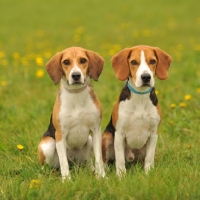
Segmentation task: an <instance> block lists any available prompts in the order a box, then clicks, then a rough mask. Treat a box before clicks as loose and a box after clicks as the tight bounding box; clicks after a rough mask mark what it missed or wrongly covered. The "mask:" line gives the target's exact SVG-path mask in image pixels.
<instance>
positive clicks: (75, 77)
mask: <svg viewBox="0 0 200 200" xmlns="http://www.w3.org/2000/svg"><path fill="white" fill-rule="evenodd" d="M72 78H73V79H74V80H75V81H78V80H79V79H80V78H81V74H80V73H79V72H74V73H73V74H72Z"/></svg>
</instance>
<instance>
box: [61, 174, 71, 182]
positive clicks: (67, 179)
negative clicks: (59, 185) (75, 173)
mask: <svg viewBox="0 0 200 200" xmlns="http://www.w3.org/2000/svg"><path fill="white" fill-rule="evenodd" d="M70 180H71V176H70V175H67V176H62V182H63V183H64V182H65V181H70Z"/></svg>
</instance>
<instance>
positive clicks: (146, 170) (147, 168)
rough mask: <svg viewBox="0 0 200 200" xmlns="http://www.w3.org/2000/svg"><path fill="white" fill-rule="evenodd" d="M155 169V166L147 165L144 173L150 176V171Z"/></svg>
mask: <svg viewBox="0 0 200 200" xmlns="http://www.w3.org/2000/svg"><path fill="white" fill-rule="evenodd" d="M152 168H154V165H153V164H152V165H145V167H144V171H145V174H148V173H149V171H150V169H152Z"/></svg>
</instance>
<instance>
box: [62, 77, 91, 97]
mask: <svg viewBox="0 0 200 200" xmlns="http://www.w3.org/2000/svg"><path fill="white" fill-rule="evenodd" d="M61 82H62V85H63V87H64V89H65V90H66V91H67V92H69V93H72V94H76V93H80V92H82V91H83V90H84V89H85V88H87V86H88V84H89V83H90V78H89V77H87V78H86V80H85V82H84V84H77V85H68V84H67V83H66V80H64V79H62V80H61Z"/></svg>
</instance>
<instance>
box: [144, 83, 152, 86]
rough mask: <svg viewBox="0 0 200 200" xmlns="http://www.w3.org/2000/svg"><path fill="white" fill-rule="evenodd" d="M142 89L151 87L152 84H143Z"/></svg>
mask: <svg viewBox="0 0 200 200" xmlns="http://www.w3.org/2000/svg"><path fill="white" fill-rule="evenodd" d="M142 87H151V85H150V83H143V84H142Z"/></svg>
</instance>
